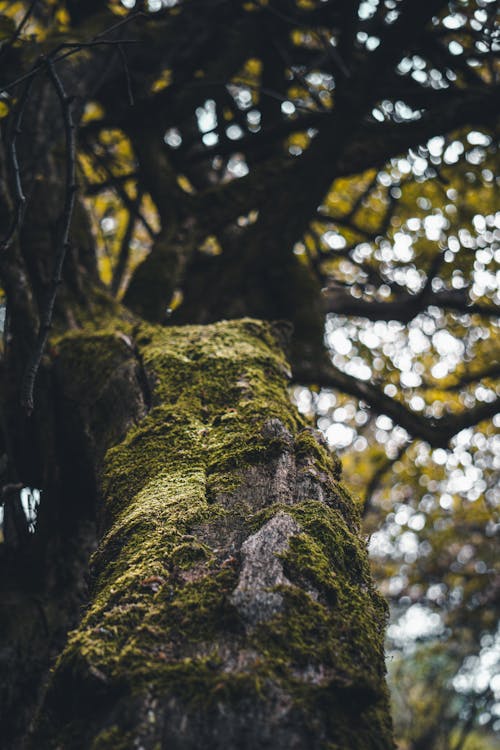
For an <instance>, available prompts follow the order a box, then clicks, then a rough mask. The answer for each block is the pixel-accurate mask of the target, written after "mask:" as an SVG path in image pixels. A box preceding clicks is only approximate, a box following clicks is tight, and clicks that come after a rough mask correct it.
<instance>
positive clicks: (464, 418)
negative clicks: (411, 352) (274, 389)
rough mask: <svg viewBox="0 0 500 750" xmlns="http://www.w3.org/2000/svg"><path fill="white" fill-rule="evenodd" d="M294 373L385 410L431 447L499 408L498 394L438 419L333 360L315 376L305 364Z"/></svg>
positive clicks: (445, 443) (301, 379)
mask: <svg viewBox="0 0 500 750" xmlns="http://www.w3.org/2000/svg"><path fill="white" fill-rule="evenodd" d="M294 377H295V379H296V380H297V381H298V382H301V383H305V384H307V383H315V384H316V385H320V386H323V387H325V388H336V389H339V390H341V391H343V392H344V393H348V394H349V395H351V396H355V397H356V398H359V399H360V400H362V401H365V402H366V403H367V404H368V405H369V406H370V407H371V408H372V409H374V410H375V411H376V412H377V413H378V414H386V415H387V416H388V417H390V418H391V419H392V421H393V422H395V423H396V424H399V425H400V426H401V427H403V428H404V429H405V430H406V431H407V432H408V433H409V434H410V435H413V437H417V438H421V439H422V440H425V441H426V442H427V443H429V445H430V446H432V447H433V448H446V447H447V446H448V443H449V442H450V440H451V438H452V437H453V436H454V435H456V434H457V433H458V432H460V431H461V430H464V429H466V428H468V427H473V426H474V425H476V424H478V423H479V422H482V421H483V420H484V419H491V418H492V417H494V416H495V414H498V413H499V412H500V398H497V399H495V401H493V402H490V403H481V404H478V405H477V406H475V407H474V408H472V409H467V411H464V412H461V413H460V414H450V415H448V416H445V417H441V418H440V419H435V418H433V417H426V416H424V415H422V414H419V413H417V412H415V411H413V410H411V409H409V408H408V407H407V406H405V404H403V403H401V402H400V401H396V400H395V399H393V398H390V396H387V395H386V394H385V393H384V392H383V391H382V390H381V389H380V388H379V387H378V386H376V385H373V384H372V383H370V382H368V381H365V380H359V379H358V378H355V377H354V376H352V375H348V374H347V373H345V372H342V370H340V369H339V368H338V367H335V365H333V364H329V365H328V364H327V365H323V366H322V367H321V368H318V373H317V376H314V374H313V373H310V372H309V371H308V370H307V369H306V368H304V370H303V371H302V372H301V369H300V367H298V368H297V367H296V370H295V373H294Z"/></svg>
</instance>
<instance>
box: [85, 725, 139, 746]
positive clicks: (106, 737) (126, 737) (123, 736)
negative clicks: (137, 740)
mask: <svg viewBox="0 0 500 750" xmlns="http://www.w3.org/2000/svg"><path fill="white" fill-rule="evenodd" d="M132 747H133V736H132V735H131V734H129V733H128V732H123V730H122V729H120V727H117V726H112V727H109V729H103V730H102V732H99V734H98V735H97V737H96V738H95V740H94V741H93V743H92V746H91V748H90V750H130V748H132Z"/></svg>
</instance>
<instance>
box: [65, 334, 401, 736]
mask: <svg viewBox="0 0 500 750" xmlns="http://www.w3.org/2000/svg"><path fill="white" fill-rule="evenodd" d="M122 345H125V346H126V345H127V343H126V342H123V341H122V340H121V339H120V338H119V337H118V340H117V337H116V334H114V333H112V332H109V331H108V332H103V333H102V334H98V333H91V334H88V333H87V334H85V333H81V334H77V335H73V336H71V337H69V338H68V339H67V340H62V341H61V342H60V346H61V347H62V348H63V350H64V348H66V359H68V357H69V356H70V352H71V351H74V349H73V348H72V347H75V346H76V351H78V352H79V353H81V352H83V351H85V353H88V352H87V350H88V351H90V350H92V348H94V351H95V347H100V349H99V351H100V353H102V355H103V357H104V360H103V363H102V362H101V363H100V365H99V368H100V369H99V371H95V372H94V371H92V372H91V377H92V378H93V379H94V380H95V388H96V390H97V391H99V389H100V388H104V387H105V383H106V379H107V378H108V377H109V376H110V375H111V374H112V372H113V368H114V367H115V366H116V359H115V356H118V355H121V354H123V352H122V351H121V349H120V347H121V346H122ZM135 346H136V347H137V349H138V356H139V357H140V359H141V361H142V362H143V363H144V366H145V368H146V370H147V372H148V374H149V376H150V378H151V380H152V382H153V394H152V408H151V410H150V411H149V413H148V415H147V416H146V417H145V418H144V419H143V420H142V421H141V422H140V423H139V424H137V425H136V426H135V427H133V428H132V429H130V430H129V431H128V433H127V435H126V437H125V438H124V439H123V440H122V441H121V442H120V443H119V444H118V445H115V446H114V447H112V448H110V449H109V450H108V451H107V454H106V457H105V461H104V467H103V471H102V490H103V496H104V507H103V525H104V528H105V534H104V536H103V539H102V541H101V543H100V545H99V549H98V551H97V553H96V554H95V556H94V559H93V587H92V592H91V603H90V606H89V608H88V610H87V612H86V613H85V615H84V617H83V620H82V622H81V625H80V626H79V628H78V629H77V630H75V631H74V632H73V633H71V634H70V636H69V639H68V645H67V647H66V650H65V651H64V653H63V655H62V656H61V658H60V660H59V663H58V665H57V668H56V673H55V679H54V685H56V686H57V685H59V690H60V691H61V690H62V691H66V692H67V691H69V690H70V689H71V685H72V684H73V683H74V682H75V681H80V682H81V681H82V680H83V681H84V680H85V679H90V678H89V675H90V676H91V678H92V680H94V682H95V675H98V678H97V682H98V683H99V685H101V686H103V690H104V691H105V692H106V691H107V692H109V691H110V690H111V687H110V686H114V688H113V689H118V688H119V690H121V691H123V692H124V693H125V694H131V695H138V696H140V695H142V694H144V693H146V692H147V693H148V694H151V693H154V694H155V695H161V696H162V697H163V698H168V696H175V698H176V700H180V701H183V702H184V704H185V705H187V706H189V705H191V704H192V703H197V704H198V703H201V704H202V706H203V710H205V709H206V710H208V707H209V706H211V705H212V704H215V703H220V702H221V701H223V702H226V703H228V704H233V703H234V702H237V701H239V700H240V699H242V698H244V697H247V698H248V697H251V696H253V697H254V699H255V700H257V701H260V700H262V701H263V702H264V703H265V701H266V700H267V698H266V695H267V692H266V691H267V690H268V686H269V685H274V686H279V688H280V689H282V690H284V691H285V692H286V694H288V695H290V696H291V697H292V699H293V701H295V704H296V710H297V712H298V713H299V714H300V716H301V717H302V719H301V721H304V722H310V723H311V727H312V729H311V731H314V727H313V725H314V722H315V721H319V720H320V721H321V722H322V725H323V726H326V725H329V722H330V723H331V721H330V718H329V717H330V714H332V712H333V713H334V714H335V716H336V721H337V722H339V724H338V725H339V727H341V730H339V731H340V734H339V737H340V739H339V743H338V747H342V748H343V750H345V748H346V747H353V748H354V747H356V748H358V747H359V748H361V747H363V745H361V744H356V745H352V743H351V744H349V743H347V744H345V745H342V742H343V741H345V740H346V737H347V735H345V736H344V735H343V734H342V733H343V732H344V729H345V731H346V732H347V723H346V722H347V719H346V718H345V716H347V714H346V712H345V710H344V708H342V707H343V706H344V704H346V705H347V704H349V700H351V698H352V696H354V699H355V701H357V702H358V707H359V706H361V707H362V708H361V709H360V710H362V711H363V712H365V713H366V715H367V716H368V715H370V716H371V719H370V721H371V722H372V723H373V724H374V726H375V725H376V726H377V727H378V728H376V730H374V733H375V734H376V733H377V732H382V734H384V733H385V734H384V737H385V739H384V740H383V742H385V744H381V745H380V747H384V748H387V747H390V744H388V742H389V740H388V739H387V738H388V734H387V732H388V731H389V730H388V729H387V720H386V715H387V713H386V695H385V688H384V683H383V674H384V667H383V645H382V640H383V626H384V622H385V610H384V606H383V604H382V602H381V600H380V598H379V597H378V596H377V594H376V593H375V592H374V590H373V588H372V584H371V580H370V575H369V569H368V563H367V556H366V550H365V547H364V543H363V541H362V540H361V539H360V537H359V533H358V525H359V519H358V515H357V512H356V510H355V509H354V506H353V503H352V501H351V500H350V498H349V496H348V495H346V493H345V491H344V490H343V488H342V486H341V485H340V484H339V482H338V477H339V466H338V463H337V462H336V459H333V458H332V457H331V455H330V454H329V452H328V450H327V449H326V447H325V446H323V445H321V444H319V443H318V441H317V440H316V438H315V437H314V435H313V434H312V433H311V431H310V430H308V429H307V428H306V425H305V424H304V423H303V421H302V420H301V418H300V417H299V415H298V414H297V413H296V411H295V410H294V409H293V408H292V406H291V404H290V400H289V396H288V393H287V388H286V377H285V373H286V371H287V364H286V361H285V359H284V356H283V354H282V352H281V350H280V349H279V348H278V347H277V346H276V340H275V337H274V334H273V329H272V326H270V325H268V324H265V323H258V322H256V321H250V320H243V321H232V322H222V323H218V324H216V325H213V326H209V327H201V326H200V327H198V326H186V327H182V328H171V329H160V328H154V327H150V326H146V325H141V326H140V327H139V328H137V329H136V330H135ZM99 356H100V355H99ZM88 376H89V374H88V372H87V373H86V377H88ZM75 377H76V378H80V377H84V373H83V372H80V370H78V368H77V369H76V374H75ZM269 420H278V421H279V425H281V427H280V428H279V429H278V430H274V431H273V430H269V429H267V430H266V425H268V424H269ZM290 452H294V454H295V458H296V462H297V481H298V482H300V481H301V477H303V476H304V477H305V476H308V477H313V479H314V482H315V483H316V484H317V485H318V484H319V485H321V486H322V487H324V489H325V497H326V501H325V502H320V501H319V500H314V499H310V500H305V501H302V502H295V504H293V503H294V498H293V497H291V498H290V502H291V504H287V505H278V504H272V503H271V504H270V505H269V506H268V507H266V508H265V509H264V510H262V511H257V510H255V509H252V508H251V507H248V504H247V502H246V500H245V499H244V498H242V497H241V496H239V495H238V492H237V488H238V485H239V483H240V482H241V481H242V479H244V477H245V473H246V472H247V470H248V469H249V468H250V467H252V466H255V465H258V464H259V463H261V462H262V463H263V464H264V465H266V466H267V467H269V466H270V459H271V458H273V457H279V456H281V455H284V454H288V453H290ZM235 490H236V492H235ZM279 510H283V511H284V512H286V513H288V514H291V515H292V516H293V518H294V519H295V520H296V521H297V523H298V524H299V526H300V528H301V532H300V533H299V534H297V535H295V536H294V537H292V538H291V540H290V543H289V547H288V549H287V551H286V552H285V553H284V554H283V555H282V561H283V566H284V572H285V575H286V576H287V578H288V580H289V581H290V582H291V585H287V586H283V587H281V589H280V592H281V595H282V597H283V608H282V610H281V611H280V612H279V613H278V614H276V615H275V616H274V617H273V618H272V619H271V620H270V621H268V622H266V623H263V624H261V625H257V626H256V627H255V628H254V629H253V630H252V629H250V630H248V628H246V627H245V624H244V622H243V621H242V618H241V615H240V613H239V612H238V611H237V610H236V608H235V607H234V606H233V605H232V604H231V593H232V592H233V591H234V589H235V588H236V586H237V584H238V580H239V572H240V567H241V560H240V559H239V558H238V559H236V558H235V557H234V556H233V554H232V553H231V550H232V549H233V546H234V547H235V549H238V548H239V546H240V545H241V542H242V541H243V540H244V539H245V538H247V537H249V536H250V535H251V534H252V533H254V532H255V531H256V530H257V529H258V528H259V527H261V526H262V525H263V524H264V523H266V521H267V520H269V519H270V518H271V517H272V516H274V515H275V514H276V513H277V512H278V511H279ZM228 644H230V646H228ZM228 648H230V650H231V649H232V650H233V651H234V652H235V653H241V654H243V655H245V656H244V658H243V661H242V664H241V665H237V664H234V666H233V667H231V668H228V667H227V661H225V659H226V658H227V649H228ZM224 654H226V656H224ZM316 672H317V674H318V675H319V677H317V678H316V677H314V675H315V674H316ZM309 673H310V674H311V675H313V676H312V677H308V676H307V675H308V674H309ZM92 675H93V676H94V677H92ZM304 675H305V676H304ZM92 684H94V683H92ZM348 695H349V696H351V698H350V699H349V700H347V698H346V696H348ZM332 706H334V708H332ZM378 711H379V712H380V716H379V715H378V714H377V712H378ZM370 712H371V713H370ZM342 716H344V718H342ZM318 717H320V718H318ZM364 721H365V720H364ZM365 724H366V722H365ZM365 724H363V726H365ZM367 726H368V725H367ZM381 727H385V729H384V728H382V729H381ZM113 731H115V729H114V728H113V727H112V728H111V729H109V730H108V729H107V730H105V731H104V734H103V732H101V735H102V737H101V735H100V736H99V738H97V739H96V740H95V742H94V744H95V743H98V742H101V745H102V748H105V747H106V744H105V742H106V741H107V739H108V735H107V734H106V732H108V733H109V732H113ZM336 731H337V730H334V729H331V732H330V735H331V736H332V737H336V734H335V732H336ZM359 731H360V732H361V734H362V732H366V733H369V729H368V728H365V729H360V730H359ZM337 734H338V732H337ZM330 735H329V736H330ZM360 736H361V735H360ZM381 736H382V735H381ZM367 737H368V734H367ZM101 745H99V744H95V750H100V748H101ZM331 746H332V747H334V746H335V744H332V745H331ZM117 747H119V745H117ZM366 747H367V748H375V747H376V745H373V744H369V743H367V744H366Z"/></svg>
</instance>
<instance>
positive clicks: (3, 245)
mask: <svg viewBox="0 0 500 750" xmlns="http://www.w3.org/2000/svg"><path fill="white" fill-rule="evenodd" d="M32 85H33V79H31V80H29V81H28V82H27V83H26V86H25V87H24V91H23V94H22V96H21V99H20V101H19V104H18V106H17V113H16V117H15V120H14V125H13V129H12V133H11V135H10V138H9V143H8V151H9V157H10V165H11V171H12V179H13V183H14V185H13V187H14V191H13V192H14V212H13V215H12V219H11V222H10V226H9V228H8V230H7V233H6V235H5V237H4V238H3V239H2V240H0V252H3V251H5V250H7V248H8V247H9V246H10V244H11V243H12V240H13V239H14V235H15V233H16V231H18V230H19V229H20V228H21V226H22V223H23V216H24V210H25V207H26V196H25V194H24V190H23V185H22V178H21V168H20V165H19V159H18V155H17V137H18V136H19V135H20V134H21V129H22V122H23V117H24V112H25V110H26V105H27V103H28V100H29V96H30V93H31V89H32Z"/></svg>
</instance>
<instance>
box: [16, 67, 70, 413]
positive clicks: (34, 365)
mask: <svg viewBox="0 0 500 750" xmlns="http://www.w3.org/2000/svg"><path fill="white" fill-rule="evenodd" d="M47 72H48V74H49V78H50V80H51V81H52V85H53V87H54V90H55V92H56V95H57V98H58V99H59V103H60V106H61V112H62V117H63V120H64V133H65V140H66V184H65V196H64V207H63V214H62V222H61V223H62V227H61V237H60V240H59V245H58V247H57V250H56V254H55V258H54V267H53V270H52V279H51V282H50V285H49V290H48V296H47V300H46V303H45V306H44V309H43V310H42V313H41V316H40V324H39V330H38V336H37V339H36V343H35V348H34V351H33V353H32V355H31V358H30V360H29V362H28V364H27V367H26V370H25V373H24V377H23V381H22V383H21V406H22V407H23V409H24V410H25V411H26V412H27V414H28V415H30V414H31V413H32V411H33V408H34V398H33V391H34V387H35V380H36V376H37V373H38V369H39V367H40V362H41V359H42V355H43V351H44V349H45V345H46V343H47V339H48V336H49V331H50V327H51V323H52V315H53V312H54V305H55V300H56V296H57V289H58V287H59V284H60V283H61V275H62V268H63V264H64V258H65V257H66V252H67V249H68V246H69V231H70V227H71V219H72V216H73V208H74V205H75V194H76V189H77V186H76V181H75V174H76V140H75V123H74V120H73V113H72V110H71V104H72V100H71V98H70V97H68V95H67V94H66V91H65V89H64V85H63V83H62V81H61V79H60V77H59V75H58V73H57V71H56V69H55V67H54V63H53V62H52V60H51V59H48V60H47Z"/></svg>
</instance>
